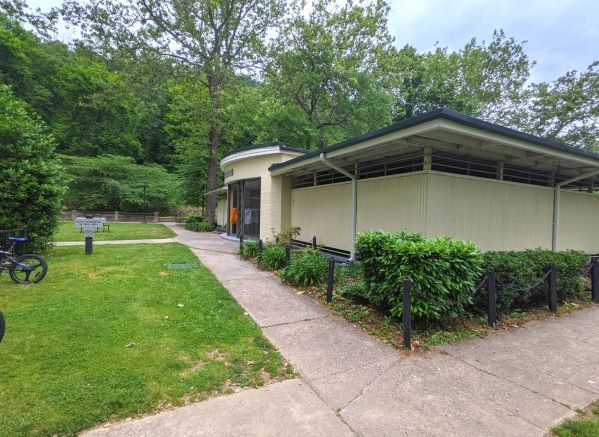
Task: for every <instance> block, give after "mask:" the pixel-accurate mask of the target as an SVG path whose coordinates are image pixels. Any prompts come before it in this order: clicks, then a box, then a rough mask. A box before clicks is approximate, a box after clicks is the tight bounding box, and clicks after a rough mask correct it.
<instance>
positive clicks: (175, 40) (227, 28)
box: [63, 0, 284, 221]
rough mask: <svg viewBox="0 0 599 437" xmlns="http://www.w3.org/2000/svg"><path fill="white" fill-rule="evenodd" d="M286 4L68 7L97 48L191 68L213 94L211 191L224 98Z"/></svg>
mask: <svg viewBox="0 0 599 437" xmlns="http://www.w3.org/2000/svg"><path fill="white" fill-rule="evenodd" d="M283 6H284V2H283V0H267V1H260V0H211V1H192V0H169V1H156V0H129V1H128V2H117V1H114V0H103V1H100V2H96V3H94V4H92V5H88V6H81V5H79V4H78V3H77V2H69V3H67V4H66V5H65V7H64V8H63V12H64V14H65V17H67V18H68V19H70V20H71V21H73V22H77V23H79V22H81V20H83V25H82V31H83V33H84V35H85V36H86V37H87V38H88V40H89V41H95V42H96V48H97V49H98V50H104V51H106V50H110V49H112V48H114V47H115V46H117V47H118V46H123V45H124V46H130V45H131V44H132V43H133V44H135V46H136V47H137V48H139V49H140V50H144V51H150V52H152V53H153V54H155V55H156V56H159V57H162V58H164V57H168V58H172V59H177V60H178V61H179V62H182V63H184V64H185V65H188V66H190V67H192V70H193V71H194V73H195V78H196V80H198V81H200V82H202V83H203V84H204V85H205V86H206V89H207V90H208V96H209V108H210V115H209V121H210V132H209V150H208V171H207V172H208V176H207V185H208V189H210V190H211V189H214V188H216V184H217V155H218V148H219V144H220V133H221V127H222V126H221V121H222V119H221V111H222V106H221V104H222V101H221V96H222V92H223V89H224V88H225V87H226V86H227V82H228V80H229V78H230V77H231V76H233V75H234V73H235V72H236V71H241V70H251V69H252V68H253V66H254V64H255V62H256V59H257V55H258V54H259V53H260V51H261V47H262V43H263V38H264V35H265V34H266V32H267V31H268V29H269V28H271V27H272V26H275V25H276V23H277V19H278V17H279V16H280V14H281V13H282V12H283ZM215 209H216V198H215V196H213V195H210V196H208V202H207V208H206V215H207V218H208V219H209V220H211V221H214V220H215Z"/></svg>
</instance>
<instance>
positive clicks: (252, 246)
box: [239, 241, 258, 259]
mask: <svg viewBox="0 0 599 437" xmlns="http://www.w3.org/2000/svg"><path fill="white" fill-rule="evenodd" d="M239 254H240V255H241V257H242V258H243V259H249V258H256V257H257V256H258V242H257V241H244V242H243V243H242V244H241V251H240V253H239Z"/></svg>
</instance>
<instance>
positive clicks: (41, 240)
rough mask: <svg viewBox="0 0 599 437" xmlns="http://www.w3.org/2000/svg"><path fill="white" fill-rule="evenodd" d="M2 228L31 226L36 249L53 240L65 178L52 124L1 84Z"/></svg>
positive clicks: (0, 225)
mask: <svg viewBox="0 0 599 437" xmlns="http://www.w3.org/2000/svg"><path fill="white" fill-rule="evenodd" d="M0 108H2V110H0V156H1V157H2V159H0V229H14V228H19V227H22V226H26V227H27V233H28V236H29V238H30V240H31V243H30V244H31V247H32V248H33V249H34V250H36V249H39V248H41V247H43V246H44V245H45V244H46V243H48V242H49V241H51V238H52V234H53V232H54V229H55V228H56V225H57V220H58V215H59V213H60V200H61V197H62V194H63V193H64V185H63V182H64V175H63V172H62V168H61V167H60V165H59V161H58V157H57V156H56V154H55V152H54V150H55V146H56V143H55V141H54V138H53V137H52V134H51V133H50V132H49V130H48V128H47V126H45V125H44V123H43V122H42V121H41V120H40V119H39V117H38V116H37V115H35V114H32V113H31V111H30V110H29V108H28V107H27V104H25V103H24V102H23V101H21V100H19V99H18V98H16V97H15V96H14V95H13V94H12V92H11V90H10V88H9V87H8V86H7V85H2V84H0Z"/></svg>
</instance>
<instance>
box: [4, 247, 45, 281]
mask: <svg viewBox="0 0 599 437" xmlns="http://www.w3.org/2000/svg"><path fill="white" fill-rule="evenodd" d="M46 273H48V263H47V262H46V260H45V259H44V258H42V257H41V256H39V255H34V254H28V255H23V256H20V257H18V258H17V262H16V263H15V264H14V265H13V267H12V268H11V269H10V270H9V272H8V274H9V275H10V279H12V280H13V281H14V282H16V283H17V284H37V283H38V282H39V281H41V280H42V279H44V277H45V276H46Z"/></svg>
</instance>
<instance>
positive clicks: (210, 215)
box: [206, 122, 218, 223]
mask: <svg viewBox="0 0 599 437" xmlns="http://www.w3.org/2000/svg"><path fill="white" fill-rule="evenodd" d="M217 149H218V126H217V125H216V123H214V122H213V123H212V126H211V127H210V152H209V154H208V191H212V190H214V189H215V188H216V172H217V160H216V151H217ZM206 220H208V221H209V222H210V223H215V222H216V196H215V195H214V194H208V196H207V198H206Z"/></svg>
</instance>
